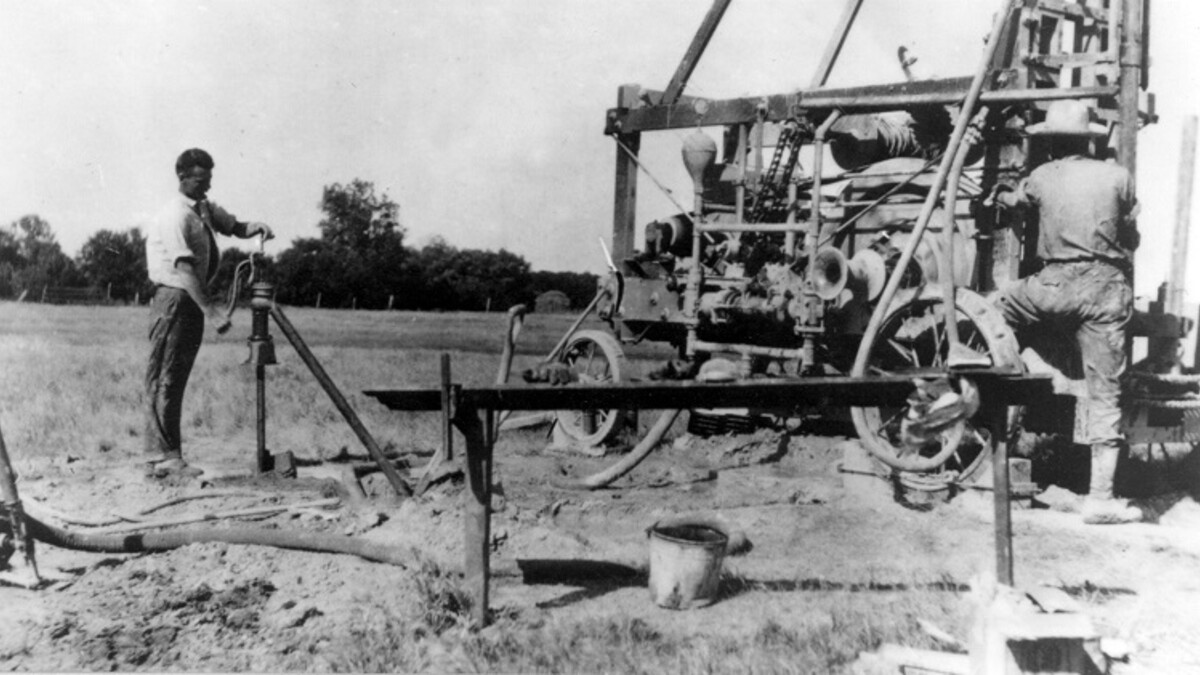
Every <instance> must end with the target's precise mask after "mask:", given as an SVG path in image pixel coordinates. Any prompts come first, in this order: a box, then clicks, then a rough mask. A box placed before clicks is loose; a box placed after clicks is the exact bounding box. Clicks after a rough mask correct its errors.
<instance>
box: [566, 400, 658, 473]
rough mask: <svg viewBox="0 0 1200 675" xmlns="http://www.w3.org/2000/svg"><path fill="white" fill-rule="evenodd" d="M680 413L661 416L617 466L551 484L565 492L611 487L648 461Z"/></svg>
mask: <svg viewBox="0 0 1200 675" xmlns="http://www.w3.org/2000/svg"><path fill="white" fill-rule="evenodd" d="M679 412H680V411H679V410H664V411H663V413H662V415H659V417H658V421H657V422H655V423H654V426H653V427H650V431H648V432H646V436H645V438H643V439H642V440H641V442H640V443H638V444H637V445H636V446H634V448H633V449H632V450H630V451H629V454H628V455H625V458H624V459H622V460H621V461H619V462H617V463H616V464H613V465H612V466H610V467H608V468H607V469H604V470H603V471H597V472H596V473H594V474H592V475H590V476H586V477H584V478H579V479H576V480H567V479H561V478H555V479H552V480H551V481H550V484H551V485H553V486H554V487H556V488H561V489H564V490H596V489H599V488H602V487H606V486H608V485H610V484H611V483H612V482H613V481H615V480H616V479H618V478H620V477H621V476H624V475H625V474H627V473H629V472H630V471H631V470H632V469H633V467H635V466H637V465H638V464H641V462H642V460H643V459H646V456H647V455H649V454H650V451H651V450H653V449H654V448H655V447H656V446H657V445H658V442H659V441H661V440H662V437H663V436H664V435H665V434H666V433H667V430H668V429H670V428H671V425H672V424H674V423H675V418H676V417H678V416H679Z"/></svg>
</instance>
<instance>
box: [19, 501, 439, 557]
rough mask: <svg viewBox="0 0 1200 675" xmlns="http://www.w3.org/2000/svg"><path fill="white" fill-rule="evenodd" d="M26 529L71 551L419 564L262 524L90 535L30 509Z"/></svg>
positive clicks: (404, 552)
mask: <svg viewBox="0 0 1200 675" xmlns="http://www.w3.org/2000/svg"><path fill="white" fill-rule="evenodd" d="M25 522H26V528H27V531H28V533H29V535H30V536H31V537H33V538H34V539H36V540H38V541H41V542H44V543H47V544H50V545H52V546H58V547H60V548H66V549H71V550H74V551H88V552H92V553H143V552H153V551H169V550H171V549H176V548H179V547H181V546H187V545H188V544H200V543H208V542H221V543H225V544H242V545H251V546H271V547H274V548H283V549H290V550H293V551H311V552H315V553H342V554H345V555H353V556H357V557H359V558H362V559H364V560H370V561H372V562H380V563H387V564H389V565H397V566H400V567H408V566H413V565H415V564H417V558H416V554H415V553H414V552H413V551H412V550H411V549H409V548H407V547H402V546H392V545H388V544H381V543H379V542H374V541H368V540H366V539H362V538H356V537H342V536H337V535H330V534H319V533H315V532H296V531H286V530H268V529H263V528H250V527H236V528H228V529H225V528H192V529H185V530H175V531H171V532H146V533H138V534H94V533H85V532H73V531H71V530H68V529H65V528H61V527H57V526H54V525H50V524H47V523H44V522H42V521H40V520H38V519H37V518H34V517H32V516H30V515H28V514H26V515H25Z"/></svg>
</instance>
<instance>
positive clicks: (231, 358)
mask: <svg viewBox="0 0 1200 675" xmlns="http://www.w3.org/2000/svg"><path fill="white" fill-rule="evenodd" d="M285 311H286V312H287V315H288V318H289V319H291V321H292V323H293V324H294V325H295V326H296V329H297V330H298V331H299V332H300V334H301V336H302V337H303V338H304V340H305V342H306V343H307V344H308V345H309V347H311V348H312V350H313V352H314V353H315V354H316V355H317V358H318V359H319V360H320V361H321V363H322V365H323V366H324V368H325V369H326V371H328V373H329V375H330V376H331V377H332V378H333V380H334V382H335V383H337V384H338V386H339V387H340V388H341V389H342V390H343V393H344V394H345V395H346V396H347V397H348V398H349V400H350V402H351V405H352V406H353V407H354V408H355V410H356V411H357V412H358V413H359V415H360V416H361V417H362V418H363V422H364V424H366V426H367V427H368V429H370V430H371V431H372V433H373V434H374V435H375V436H376V437H377V439H378V440H379V441H380V443H381V444H384V445H389V444H390V445H393V446H398V447H409V446H412V445H414V444H417V445H428V446H429V447H433V444H435V443H436V442H437V439H438V438H439V436H438V427H437V420H436V419H435V418H434V417H433V416H430V415H401V414H396V413H392V412H389V411H387V410H385V409H384V408H383V407H382V406H380V405H379V404H377V403H376V402H375V401H374V400H373V399H370V398H368V397H366V396H363V395H362V394H361V393H360V392H361V391H363V390H364V389H370V388H378V387H389V386H415V385H435V384H436V383H437V382H438V381H439V366H438V363H439V358H438V355H439V354H440V353H442V352H448V353H450V354H451V357H452V359H453V360H452V371H453V376H454V380H455V381H456V382H462V383H465V384H487V383H491V382H492V381H494V379H495V377H496V371H497V367H498V365H499V355H500V350H501V346H502V343H501V336H502V335H503V333H504V330H505V326H506V323H507V315H506V314H505V313H503V312H492V313H418V312H372V311H344V310H317V309H306V308H286V309H285ZM573 320H574V316H572V315H536V314H532V315H530V316H528V317H527V318H526V321H525V327H524V330H523V331H522V333H521V336H520V340H519V342H518V347H517V357H516V358H515V359H514V364H513V373H514V377H516V373H517V372H518V371H519V370H520V369H521V368H524V367H528V366H529V365H532V364H533V363H535V362H536V361H537V360H538V359H539V357H541V356H543V355H545V354H546V353H547V352H549V351H550V350H551V349H552V348H553V347H554V345H555V343H556V342H557V341H558V340H559V338H560V337H561V336H562V334H563V332H564V331H565V330H566V329H567V328H568V327H569V325H570V324H571V322H572V321H573ZM148 321H149V319H148V311H147V309H146V308H145V307H78V306H53V305H34V304H18V303H13V302H4V303H0V430H2V431H3V433H4V438H5V440H6V441H7V442H8V445H9V448H10V452H12V453H13V455H14V457H16V458H17V461H20V458H21V457H32V456H40V457H58V458H65V457H66V456H67V455H71V454H72V453H74V454H75V455H79V453H88V452H93V451H100V452H106V453H107V452H116V453H119V454H123V455H129V456H131V457H134V456H136V455H137V454H138V453H140V451H141V447H142V445H141V444H142V436H141V434H142V425H143V417H142V414H143V403H142V378H143V375H144V369H145V365H144V360H145V354H146V349H147V337H146V336H147V331H148V327H149V324H148ZM249 324H250V314H249V312H248V311H239V312H238V313H237V314H236V315H235V317H234V327H233V329H232V330H231V331H230V332H229V333H227V334H226V335H224V336H218V335H216V333H215V332H213V331H211V330H209V331H208V332H207V333H206V335H205V343H204V346H203V347H202V348H201V350H200V356H199V357H198V359H197V363H196V368H195V370H194V371H193V374H192V380H191V382H190V383H189V385H188V393H187V397H186V399H185V402H184V443H185V452H186V451H187V446H188V445H192V446H195V447H203V446H204V445H206V444H210V443H221V444H227V443H236V444H238V445H242V446H244V447H246V448H247V452H248V453H249V452H252V449H253V447H254V437H253V433H254V398H253V397H254V380H253V370H252V369H251V368H249V367H245V366H243V365H242V363H243V362H244V361H245V360H246V357H247V354H248V349H247V347H246V342H245V341H246V338H247V336H248V335H249ZM589 327H593V328H595V327H598V326H596V325H589ZM271 331H272V335H273V336H274V339H275V344H276V351H277V354H278V358H279V361H280V364H279V365H277V366H273V367H270V368H269V369H268V371H267V396H268V430H267V433H268V443H269V445H270V446H271V448H272V450H273V451H282V450H291V451H293V452H295V453H296V454H298V455H300V456H323V455H326V454H329V453H336V452H337V451H338V450H339V449H340V448H342V447H349V448H352V449H354V450H355V451H359V450H360V446H359V444H358V441H357V439H355V437H354V436H353V434H352V433H351V432H350V430H349V429H348V428H347V427H346V425H345V423H344V422H343V421H342V418H341V416H340V415H339V414H338V412H337V410H336V409H335V408H334V407H333V405H332V404H331V403H329V400H328V398H327V397H326V396H325V394H324V392H322V390H321V389H320V387H319V386H318V385H317V383H316V381H315V380H314V379H313V377H312V375H311V374H310V373H309V372H308V370H307V369H306V368H305V367H304V365H303V363H302V362H301V361H300V359H299V358H298V357H297V356H296V354H295V353H294V352H293V351H292V349H291V347H290V345H289V344H288V342H287V339H286V338H285V337H284V336H283V335H282V333H280V332H279V331H278V328H277V327H276V326H274V325H272V329H271ZM648 351H649V352H651V353H653V354H655V355H656V356H659V357H662V356H666V355H669V354H670V352H669V351H667V350H663V349H661V348H656V347H651V348H650V349H649V350H647V349H646V348H642V349H641V350H640V353H641V354H646V353H647V352H648Z"/></svg>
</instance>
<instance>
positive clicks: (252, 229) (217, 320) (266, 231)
mask: <svg viewBox="0 0 1200 675" xmlns="http://www.w3.org/2000/svg"><path fill="white" fill-rule="evenodd" d="M254 237H258V238H259V239H258V247H259V250H258V252H259V253H262V245H263V242H265V241H267V240H269V239H274V238H275V233H274V232H272V231H271V226H270V225H267V224H266V223H246V237H245V238H246V239H253V238H254ZM205 314H207V315H208V320H209V321H211V322H212V324H213V326H214V327H216V329H217V335H224V334H225V333H228V332H229V329H230V328H231V327H232V326H233V321H232V319H231V317H232V315H233V311H232V310H231V309H230V310H226V309H225V308H224V307H222V306H221V305H220V303H218V302H211V303H209V305H208V307H207V309H206V310H205Z"/></svg>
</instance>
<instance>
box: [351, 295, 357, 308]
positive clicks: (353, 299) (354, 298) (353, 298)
mask: <svg viewBox="0 0 1200 675" xmlns="http://www.w3.org/2000/svg"><path fill="white" fill-rule="evenodd" d="M350 309H358V296H357V295H353V296H351V297H350Z"/></svg>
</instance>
